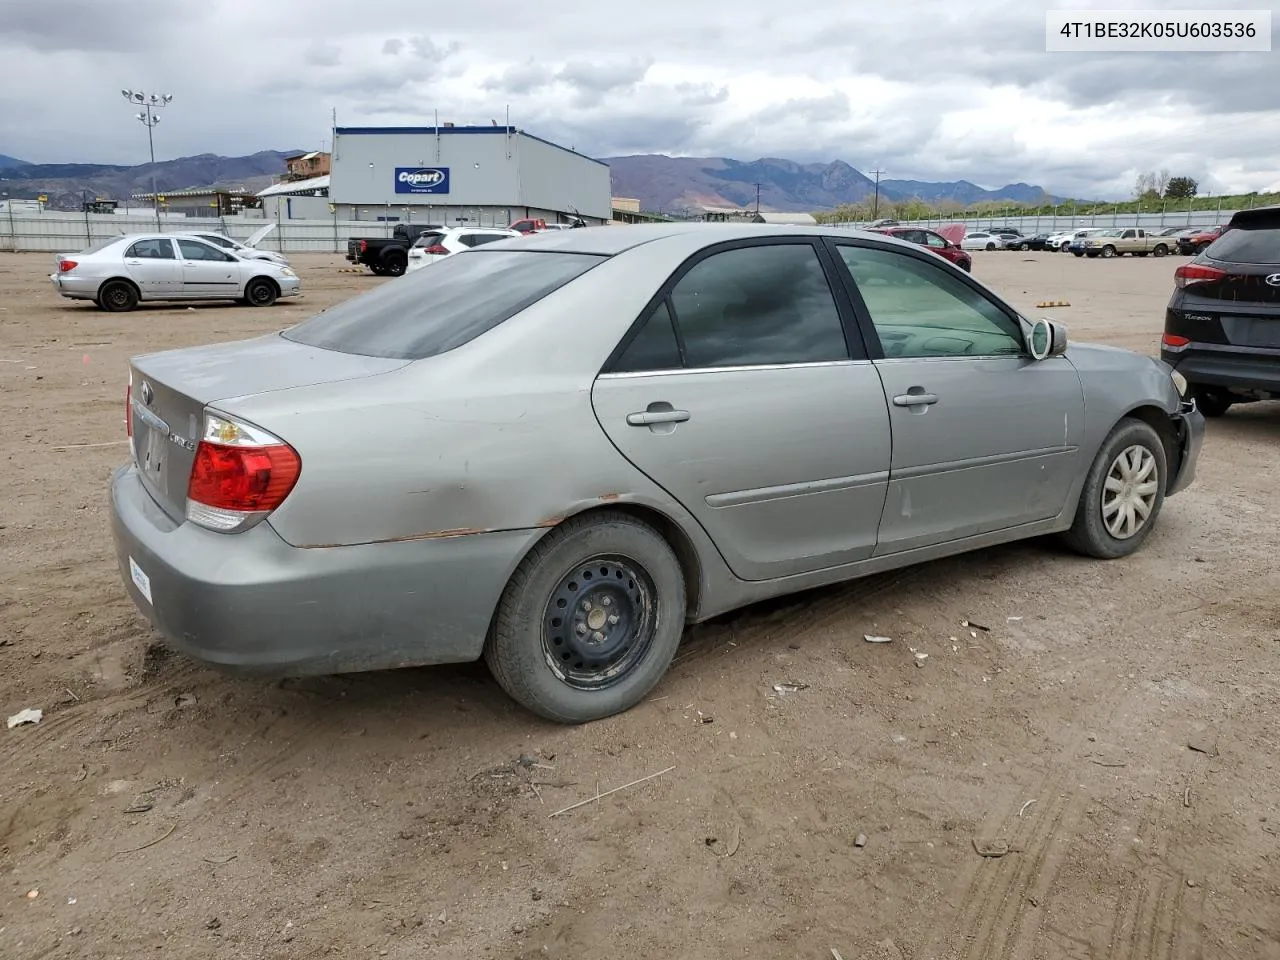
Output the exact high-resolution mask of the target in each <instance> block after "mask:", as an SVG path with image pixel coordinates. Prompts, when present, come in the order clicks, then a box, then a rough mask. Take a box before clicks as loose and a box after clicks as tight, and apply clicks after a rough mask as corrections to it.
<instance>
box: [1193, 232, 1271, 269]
mask: <svg viewBox="0 0 1280 960" xmlns="http://www.w3.org/2000/svg"><path fill="white" fill-rule="evenodd" d="M1205 256H1208V257H1213V258H1214V259H1215V260H1225V261H1227V262H1228V263H1274V264H1280V229H1278V228H1276V227H1270V228H1264V229H1257V228H1252V229H1251V228H1249V227H1233V228H1232V229H1230V230H1228V231H1227V232H1226V233H1224V234H1223V235H1222V236H1220V237H1219V238H1218V239H1217V240H1215V241H1213V243H1211V244H1210V245H1209V249H1207V250H1206V251H1205Z"/></svg>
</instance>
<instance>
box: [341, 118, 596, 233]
mask: <svg viewBox="0 0 1280 960" xmlns="http://www.w3.org/2000/svg"><path fill="white" fill-rule="evenodd" d="M333 142H334V147H333V172H332V174H331V180H330V186H329V199H330V200H331V201H332V202H333V203H335V204H340V205H344V206H346V205H359V206H361V207H363V206H366V205H367V206H385V205H388V204H389V205H390V206H392V207H401V208H403V207H404V206H406V205H410V206H414V207H419V206H421V207H427V206H431V207H435V208H442V207H488V208H493V207H510V208H511V209H512V211H513V214H514V215H516V216H522V215H524V214H523V210H524V208H525V207H529V208H539V209H544V210H554V211H563V212H564V213H572V211H573V209H574V208H575V207H576V208H577V209H578V210H579V211H580V212H581V213H582V214H583V216H586V217H592V218H595V219H600V220H607V219H609V216H610V211H611V206H612V204H611V198H610V179H609V168H608V166H606V165H605V164H602V163H600V162H599V161H596V160H592V159H591V158H589V157H586V156H583V155H581V154H577V153H574V152H572V151H570V150H567V149H565V148H563V147H558V146H555V145H554V144H551V143H548V142H547V141H543V140H539V139H538V138H536V137H533V136H530V135H528V134H524V133H520V132H518V131H516V130H515V129H514V128H507V127H440V128H438V129H437V128H434V127H338V128H337V129H336V130H335V131H334V141H333ZM398 170H399V171H405V170H413V171H429V170H441V171H447V176H448V182H447V184H438V185H435V186H430V185H424V186H426V187H427V188H428V189H429V191H430V192H427V190H424V191H423V192H412V193H411V192H403V191H402V192H397V190H396V183H397V171H398Z"/></svg>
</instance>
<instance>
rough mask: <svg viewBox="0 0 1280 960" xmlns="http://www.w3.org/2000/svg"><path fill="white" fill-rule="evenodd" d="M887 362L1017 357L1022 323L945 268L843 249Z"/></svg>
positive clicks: (914, 259) (890, 253) (886, 254)
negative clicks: (892, 359)
mask: <svg viewBox="0 0 1280 960" xmlns="http://www.w3.org/2000/svg"><path fill="white" fill-rule="evenodd" d="M839 251H840V257H841V259H842V260H843V261H844V264H845V266H847V267H848V268H849V273H850V274H852V275H853V280H854V283H855V284H857V287H858V292H859V293H860V294H861V295H862V300H863V302H864V303H865V304H866V306H867V312H868V313H869V314H870V315H871V323H872V325H873V326H874V327H875V330H876V334H877V335H878V336H879V338H880V345H881V347H882V348H883V349H884V354H885V357H886V358H901V357H992V356H1017V355H1020V354H1022V353H1023V352H1024V349H1023V342H1022V329H1021V327H1020V325H1019V324H1018V322H1017V320H1015V319H1014V318H1013V317H1011V316H1009V315H1008V314H1007V313H1005V311H1004V310H1002V309H1001V308H1000V307H999V306H997V305H996V304H995V303H993V302H992V301H991V300H989V299H987V298H986V297H985V296H983V295H982V294H981V293H979V292H978V291H977V290H975V289H974V288H973V287H971V286H969V285H968V284H966V283H965V282H964V281H963V280H961V279H959V278H958V277H955V276H952V274H951V272H950V271H948V270H945V269H943V267H942V266H940V265H937V264H933V263H926V262H924V261H922V260H920V259H919V258H918V257H913V256H909V255H908V254H905V253H899V252H897V251H893V250H880V249H873V248H870V247H854V246H849V245H846V244H841V245H839Z"/></svg>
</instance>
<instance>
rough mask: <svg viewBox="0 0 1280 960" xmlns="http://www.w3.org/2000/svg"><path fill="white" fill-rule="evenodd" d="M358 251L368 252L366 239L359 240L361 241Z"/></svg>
mask: <svg viewBox="0 0 1280 960" xmlns="http://www.w3.org/2000/svg"><path fill="white" fill-rule="evenodd" d="M360 252H361V253H368V252H369V241H368V240H361V241H360Z"/></svg>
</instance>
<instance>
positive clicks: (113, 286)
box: [98, 280, 138, 313]
mask: <svg viewBox="0 0 1280 960" xmlns="http://www.w3.org/2000/svg"><path fill="white" fill-rule="evenodd" d="M98 301H99V303H101V305H102V309H104V310H109V311H111V312H112V313H122V312H124V311H127V310H132V309H133V308H134V307H136V306H137V305H138V293H137V291H136V290H134V289H133V287H131V286H130V285H129V284H127V283H125V282H124V281H123V280H113V281H112V282H111V283H108V284H107V285H106V286H104V287H103V288H102V290H100V291H99V293H98Z"/></svg>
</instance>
